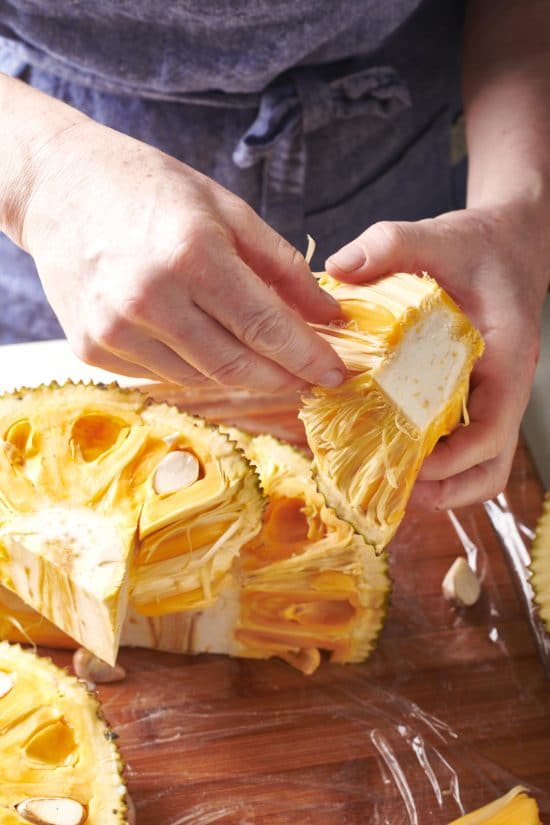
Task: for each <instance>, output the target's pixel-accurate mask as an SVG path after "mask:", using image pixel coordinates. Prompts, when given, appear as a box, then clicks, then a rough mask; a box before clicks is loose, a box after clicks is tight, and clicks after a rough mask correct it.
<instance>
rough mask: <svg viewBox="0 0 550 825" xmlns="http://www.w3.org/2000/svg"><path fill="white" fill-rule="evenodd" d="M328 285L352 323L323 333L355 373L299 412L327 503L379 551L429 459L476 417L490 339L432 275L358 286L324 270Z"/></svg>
mask: <svg viewBox="0 0 550 825" xmlns="http://www.w3.org/2000/svg"><path fill="white" fill-rule="evenodd" d="M320 285H321V286H322V287H323V288H324V289H325V290H326V291H327V292H329V293H330V294H331V295H332V296H333V297H334V298H336V299H337V301H338V302H339V303H340V305H341V308H342V311H343V315H344V319H345V320H344V321H342V322H338V323H336V324H331V325H328V326H316V329H317V330H318V331H319V332H320V333H321V335H322V336H323V337H324V338H325V339H326V340H327V341H328V342H329V343H330V344H331V345H332V346H333V347H334V348H335V350H336V351H337V352H338V354H339V355H340V357H341V358H342V359H343V361H344V363H345V365H346V367H347V369H348V378H347V380H346V381H345V382H344V383H343V384H342V385H341V386H339V387H338V388H336V389H324V388H321V387H316V388H314V390H313V391H312V393H311V394H310V395H309V396H308V397H306V398H305V399H304V403H303V408H302V412H301V413H300V417H301V418H302V420H303V422H304V424H305V428H306V433H307V438H308V442H309V445H310V447H311V449H312V451H313V454H314V460H315V468H316V477H317V481H318V484H319V488H320V490H321V492H322V493H323V494H324V495H325V497H326V499H327V503H328V504H329V505H330V506H331V507H334V509H335V510H336V512H337V513H338V515H339V516H340V518H343V519H345V520H346V521H349V522H350V523H351V524H352V525H353V527H354V528H355V529H356V530H357V531H358V532H359V533H361V534H362V535H363V536H364V537H365V539H366V541H367V542H369V543H370V544H372V545H373V546H374V547H376V548H377V549H380V548H382V547H385V546H386V544H387V543H388V542H389V540H390V539H391V537H392V536H393V534H394V533H395V531H396V529H397V527H398V525H399V522H400V521H401V519H402V517H403V515H404V512H405V506H406V503H407V500H408V498H409V495H410V493H411V490H412V487H413V484H414V481H415V479H416V476H417V474H418V472H419V470H420V467H421V464H422V461H423V460H424V458H425V457H426V456H427V455H428V454H429V453H430V452H431V451H432V449H433V448H434V446H435V444H436V442H437V441H438V439H439V438H440V437H441V436H443V435H447V434H448V433H450V432H451V430H453V429H454V427H456V425H457V424H458V423H459V422H460V419H461V416H462V415H463V416H464V418H465V419H466V418H467V414H466V400H467V396H468V384H469V377H470V372H471V370H472V367H473V364H474V362H475V360H476V359H477V358H478V357H479V356H480V355H481V353H482V352H483V341H482V338H481V336H480V335H479V333H478V332H477V330H476V329H474V327H473V326H472V325H471V324H470V322H469V320H468V318H467V317H466V316H465V315H464V313H463V312H462V311H461V310H460V309H459V308H458V307H457V306H456V304H455V303H454V302H453V301H452V300H451V298H450V297H449V296H448V295H447V294H446V293H445V292H444V291H443V290H442V289H441V288H440V287H439V286H438V284H437V283H436V282H435V281H434V280H433V279H432V278H429V277H428V276H427V275H424V276H419V275H411V274H407V273H398V274H395V275H391V276H388V277H386V278H383V279H382V280H379V281H376V282H375V283H372V284H367V285H364V286H356V285H349V284H343V283H340V282H339V281H336V280H334V279H333V278H331V277H330V276H329V275H327V274H323V275H322V276H321V278H320Z"/></svg>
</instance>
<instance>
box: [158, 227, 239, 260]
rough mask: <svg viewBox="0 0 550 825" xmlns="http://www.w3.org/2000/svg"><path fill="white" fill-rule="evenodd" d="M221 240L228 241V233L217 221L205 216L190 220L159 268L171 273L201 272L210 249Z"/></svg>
mask: <svg viewBox="0 0 550 825" xmlns="http://www.w3.org/2000/svg"><path fill="white" fill-rule="evenodd" d="M220 242H222V243H227V235H226V232H225V230H224V229H223V227H222V226H220V225H219V224H218V223H217V222H216V221H213V220H208V218H207V217H206V218H205V217H204V216H203V217H202V219H201V220H192V221H189V222H188V223H187V224H186V225H185V226H184V227H183V228H182V230H181V231H180V234H179V237H178V241H177V243H175V244H174V245H173V246H172V248H171V249H170V251H169V252H168V253H167V254H166V256H165V259H164V260H163V261H161V264H160V267H159V268H160V269H161V270H162V271H167V272H169V273H186V274H188V273H196V272H201V271H202V269H203V268H204V262H205V260H206V259H207V257H208V254H209V251H210V250H211V249H212V248H213V247H215V246H218V245H219V244H220Z"/></svg>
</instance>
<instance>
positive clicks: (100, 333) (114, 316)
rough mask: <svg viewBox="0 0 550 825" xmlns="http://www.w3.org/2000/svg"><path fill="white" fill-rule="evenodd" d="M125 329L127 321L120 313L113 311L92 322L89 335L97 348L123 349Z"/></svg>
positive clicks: (126, 329)
mask: <svg viewBox="0 0 550 825" xmlns="http://www.w3.org/2000/svg"><path fill="white" fill-rule="evenodd" d="M127 331H128V321H127V320H126V319H125V318H123V316H122V315H121V314H119V313H116V312H113V313H111V314H110V315H108V316H105V317H104V318H102V319H101V321H96V322H95V323H94V324H92V327H91V329H90V336H91V338H92V340H93V342H94V345H95V346H96V347H97V349H101V350H106V349H107V350H121V349H124V346H123V344H124V341H125V339H126V337H127Z"/></svg>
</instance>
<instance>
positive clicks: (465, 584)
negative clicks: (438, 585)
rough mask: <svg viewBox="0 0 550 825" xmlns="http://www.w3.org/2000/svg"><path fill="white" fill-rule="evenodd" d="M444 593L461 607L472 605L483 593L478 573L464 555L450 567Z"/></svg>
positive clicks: (443, 586) (444, 580)
mask: <svg viewBox="0 0 550 825" xmlns="http://www.w3.org/2000/svg"><path fill="white" fill-rule="evenodd" d="M442 589H443V595H444V597H445V598H446V599H447V601H452V602H455V603H456V604H458V605H459V606H460V607H471V606H472V605H474V604H475V603H476V602H477V600H478V599H479V597H480V595H481V585H480V583H479V579H478V578H477V576H476V574H475V573H474V571H473V570H472V568H471V567H470V566H469V565H468V562H467V561H466V559H465V558H464V557H463V556H459V557H458V558H456V559H455V560H454V562H453V563H452V564H451V566H450V567H449V569H448V571H447V573H446V575H445V578H444V579H443V584H442Z"/></svg>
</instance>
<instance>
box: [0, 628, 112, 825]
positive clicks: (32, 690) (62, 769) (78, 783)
mask: <svg viewBox="0 0 550 825" xmlns="http://www.w3.org/2000/svg"><path fill="white" fill-rule="evenodd" d="M0 677H1V681H2V685H3V688H2V690H0V731H1V734H2V735H1V736H0V765H1V775H2V779H1V781H0V822H2V825H22V823H23V821H24V820H23V819H22V818H21V817H20V816H19V814H18V813H17V811H16V809H15V806H16V805H18V804H19V803H21V802H23V801H24V800H25V799H29V798H36V797H45V798H56V797H57V798H59V797H64V798H68V799H72V800H74V801H76V802H79V803H80V804H81V805H82V806H83V807H84V809H85V811H86V814H87V816H86V820H85V821H86V825H124V823H126V822H127V818H126V802H125V795H126V788H125V786H124V782H123V779H122V762H121V759H120V756H119V754H118V751H117V748H116V745H115V743H114V741H113V738H114V737H113V736H112V734H111V731H110V730H109V727H108V726H107V724H106V722H105V720H104V719H103V717H102V714H101V709H100V706H99V703H98V701H97V699H95V697H94V696H92V695H91V694H90V693H88V691H87V690H86V688H85V687H84V685H83V684H82V683H81V682H79V681H78V680H77V679H75V678H74V677H73V676H69V675H68V674H67V673H65V672H64V671H62V670H61V669H60V668H58V667H56V666H55V665H54V664H52V662H51V661H50V660H49V659H44V658H40V657H38V656H36V655H35V654H34V653H31V652H29V651H24V650H22V649H21V648H20V647H19V646H18V645H9V644H8V643H7V642H0ZM6 682H7V685H8V688H9V684H10V683H12V687H11V689H8V690H7V692H5V691H6Z"/></svg>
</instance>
